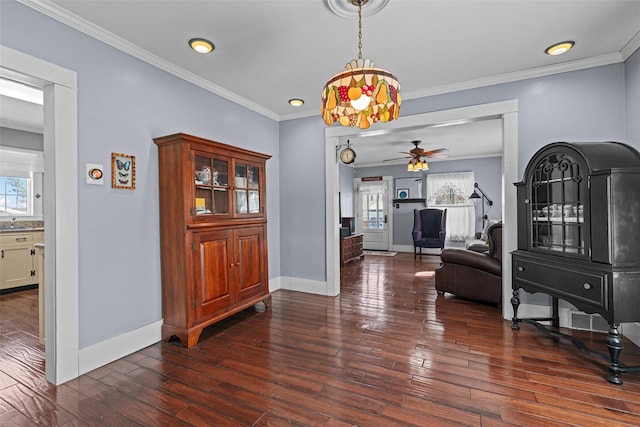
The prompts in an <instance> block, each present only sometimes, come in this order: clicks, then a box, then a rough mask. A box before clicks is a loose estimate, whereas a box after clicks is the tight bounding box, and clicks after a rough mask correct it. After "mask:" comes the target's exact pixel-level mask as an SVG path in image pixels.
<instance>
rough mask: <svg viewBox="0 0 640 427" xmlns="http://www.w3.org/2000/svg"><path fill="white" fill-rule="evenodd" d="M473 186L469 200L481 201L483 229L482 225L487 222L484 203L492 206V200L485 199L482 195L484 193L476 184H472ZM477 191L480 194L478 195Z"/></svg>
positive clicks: (485, 196)
mask: <svg viewBox="0 0 640 427" xmlns="http://www.w3.org/2000/svg"><path fill="white" fill-rule="evenodd" d="M473 186H474V187H475V188H474V189H473V193H471V195H470V196H469V198H470V199H482V229H484V225H485V223H486V222H487V215H486V214H485V213H484V204H485V202H486V203H487V205H489V206H493V200H491V199H490V198H488V197H487V195H486V194H484V191H482V189H481V188H480V187H479V186H478V183H477V182H476V183H474V184H473ZM478 191H479V192H480V194H478Z"/></svg>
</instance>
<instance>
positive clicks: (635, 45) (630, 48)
mask: <svg viewBox="0 0 640 427" xmlns="http://www.w3.org/2000/svg"><path fill="white" fill-rule="evenodd" d="M638 49H640V31H638V32H637V33H636V35H635V36H633V37H632V38H631V40H629V43H627V44H626V45H624V47H623V48H622V50H621V51H620V53H621V54H622V59H623V60H625V61H626V60H627V59H629V57H630V56H631V55H633V53H634V52H635V51H636V50H638Z"/></svg>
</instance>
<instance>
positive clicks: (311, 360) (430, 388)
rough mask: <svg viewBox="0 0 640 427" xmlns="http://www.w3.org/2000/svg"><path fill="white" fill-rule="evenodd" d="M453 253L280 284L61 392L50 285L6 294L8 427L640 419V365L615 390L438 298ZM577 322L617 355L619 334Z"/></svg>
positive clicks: (2, 373)
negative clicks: (46, 305)
mask: <svg viewBox="0 0 640 427" xmlns="http://www.w3.org/2000/svg"><path fill="white" fill-rule="evenodd" d="M438 263H439V257H437V256H428V257H427V256H423V257H422V259H415V260H414V258H413V254H402V253H400V254H398V255H396V256H395V257H365V259H364V260H362V261H354V262H350V263H347V264H346V265H345V266H344V268H343V269H342V270H341V277H342V285H341V294H340V295H339V296H338V297H326V296H322V295H312V294H305V293H301V292H293V291H285V290H279V291H276V292H274V293H273V294H272V304H271V305H270V307H269V309H268V310H266V311H258V310H256V309H254V308H249V309H247V310H244V311H242V312H240V313H238V314H237V315H234V316H231V317H229V318H227V319H224V320H223V321H221V322H218V323H216V324H214V325H212V326H210V327H208V328H205V330H204V331H203V333H202V335H201V337H200V340H199V342H198V344H197V345H196V346H195V347H193V348H191V349H184V348H182V347H180V346H177V345H175V344H173V343H164V342H158V343H155V344H153V345H150V346H148V347H146V348H144V349H142V350H140V351H138V352H136V353H134V354H131V355H128V356H126V357H124V358H122V359H120V360H117V361H114V362H112V363H109V364H108V365H105V366H103V367H101V368H98V369H95V370H93V371H91V372H88V373H86V374H85V375H82V376H81V377H79V378H77V379H74V380H71V381H69V382H67V383H66V384H63V385H61V386H58V387H55V386H53V385H51V384H49V383H47V382H46V380H45V378H44V367H43V366H44V365H43V364H44V354H43V348H42V346H39V343H38V339H37V326H36V324H37V310H36V307H37V302H36V301H37V291H36V292H33V291H29V292H27V293H25V294H24V296H21V295H20V294H21V292H19V293H16V294H7V295H2V296H0V425H11V426H13V425H18V426H19V425H25V426H32V425H38V424H40V425H42V424H47V425H62V426H67V427H70V426H103V425H104V426H107V425H108V426H119V427H125V426H132V427H133V426H136V427H139V426H181V425H206V426H210V425H238V426H249V425H253V426H311V425H314V426H316V425H322V426H335V427H345V426H351V425H362V426H427V425H428V426H459V425H468V426H482V427H495V426H527V427H528V426H545V427H546V426H568V425H571V426H587V425H588V426H591V425H594V426H595V425H603V426H618V425H620V426H625V425H640V418H639V417H640V374H632V373H628V374H623V376H622V377H623V380H624V384H623V385H622V386H615V385H612V384H609V383H608V382H607V380H606V376H607V366H608V364H607V363H606V362H605V361H603V360H600V359H597V358H590V357H588V356H585V355H584V354H582V353H580V352H579V351H578V350H577V349H576V348H575V347H574V346H573V345H571V344H569V343H567V342H566V341H564V340H558V339H556V338H553V337H550V336H548V335H545V334H542V333H540V332H539V331H538V330H537V329H535V328H534V327H532V326H531V325H523V326H522V328H521V329H520V330H519V331H514V330H512V329H511V322H510V321H508V320H505V319H503V318H502V314H501V311H500V310H499V309H498V308H497V307H495V306H493V305H488V304H479V303H475V302H472V301H466V300H463V299H460V298H457V297H455V296H453V295H449V294H447V295H444V296H442V295H438V294H437V293H436V292H435V288H434V274H433V271H434V269H435V268H436V267H437V266H438ZM563 332H565V331H563ZM566 332H567V333H568V334H570V335H573V336H575V337H577V338H579V339H582V340H584V342H585V344H587V345H588V346H589V347H591V348H594V349H598V351H601V350H603V346H604V341H603V340H604V338H603V336H604V335H603V334H600V333H592V332H587V331H577V330H570V331H566ZM624 344H625V348H624V351H623V355H622V359H623V361H630V363H634V362H637V363H638V364H640V349H638V347H636V346H635V345H634V344H633V343H631V342H629V341H628V340H626V338H624ZM606 351H607V350H606V346H605V348H604V352H606Z"/></svg>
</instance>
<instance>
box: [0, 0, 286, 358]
mask: <svg viewBox="0 0 640 427" xmlns="http://www.w3.org/2000/svg"><path fill="white" fill-rule="evenodd" d="M0 28H1V29H0V40H1V41H2V44H3V45H5V46H7V47H10V48H13V49H16V50H19V51H22V52H24V53H27V54H29V55H32V56H35V57H38V58H41V59H44V60H46V61H49V62H52V63H54V64H58V65H60V66H62V67H65V68H67V69H71V70H74V71H76V72H77V73H78V171H79V173H78V176H79V183H78V184H79V189H78V202H79V208H78V209H79V212H78V214H79V224H78V233H79V242H78V243H79V254H80V255H79V265H80V266H79V328H80V330H79V336H80V343H79V344H80V348H85V347H87V346H90V345H92V344H94V343H98V342H101V341H103V340H105V339H108V338H111V337H114V336H117V335H120V334H122V333H124V332H127V331H131V330H134V329H136V328H140V327H142V326H145V325H148V324H151V323H154V322H157V321H158V320H160V319H161V318H162V312H161V285H160V243H159V241H160V235H159V215H158V159H157V147H156V146H155V144H154V143H153V141H152V138H153V137H157V136H162V135H167V134H171V133H175V132H185V133H190V134H194V135H198V136H201V137H205V138H209V139H213V140H217V141H221V142H224V143H227V144H231V145H236V146H240V147H243V148H248V149H251V150H255V151H259V152H263V153H267V154H271V155H272V156H273V158H272V159H271V160H269V161H268V162H267V215H268V219H269V225H268V236H269V255H270V257H269V276H270V277H277V276H279V275H280V259H279V255H280V243H279V240H280V227H279V224H280V218H279V213H280V212H279V211H280V206H279V204H278V200H279V199H280V194H279V179H278V172H279V169H280V160H279V156H278V138H279V133H278V132H279V130H278V123H277V122H276V121H274V120H271V119H268V118H265V117H264V116H262V115H260V114H257V113H255V112H252V111H250V110H247V109H246V108H244V107H241V106H239V105H238V104H235V103H233V102H230V101H228V100H226V99H223V98H221V97H219V96H217V95H214V94H211V93H209V92H207V91H205V90H203V89H201V88H198V87H196V86H194V85H192V84H190V83H187V82H185V81H184V80H181V79H179V78H177V77H174V76H172V75H170V74H168V73H166V72H164V71H161V70H159V69H158V68H155V67H153V66H151V65H149V64H146V63H144V62H142V61H140V60H137V59H135V58H133V57H131V56H129V55H127V54H125V53H123V52H121V51H119V50H117V49H115V48H112V47H110V46H108V45H105V44H103V43H101V42H98V41H97V40H95V39H93V38H91V37H89V36H87V35H84V34H83V33H80V32H78V31H76V30H74V29H72V28H70V27H67V26H65V25H63V24H61V23H59V22H57V21H55V20H53V19H50V18H48V17H46V16H44V15H42V14H40V13H38V12H36V11H34V10H32V9H30V8H28V7H26V6H23V5H21V4H19V3H16V2H13V1H1V2H0ZM111 152H119V153H126V154H130V155H134V156H135V157H136V189H135V190H134V191H128V190H116V189H112V188H110V185H108V184H107V185H104V186H95V185H93V186H90V185H86V184H85V183H84V172H83V171H84V168H85V163H87V162H91V163H102V164H103V165H105V168H106V169H107V170H109V164H110V156H111ZM80 172H82V173H80ZM106 181H107V182H109V181H110V180H109V176H108V175H107V179H106ZM45 227H46V224H45ZM61 332H62V333H64V331H61Z"/></svg>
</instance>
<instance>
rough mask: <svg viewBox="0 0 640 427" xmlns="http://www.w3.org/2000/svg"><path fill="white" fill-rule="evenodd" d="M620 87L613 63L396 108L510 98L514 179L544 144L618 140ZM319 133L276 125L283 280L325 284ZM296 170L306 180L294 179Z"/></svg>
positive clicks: (298, 124)
mask: <svg viewBox="0 0 640 427" xmlns="http://www.w3.org/2000/svg"><path fill="white" fill-rule="evenodd" d="M624 85H625V79H624V64H613V65H607V66H602V67H596V68H591V69H587V70H581V71H575V72H570V73H563V74H556V75H552V76H547V77H540V78H535V79H528V80H522V81H518V82H513V83H507V84H500V85H494V86H490V87H484V88H478V89H471V90H465V91H460V92H455V93H450V94H445V95H437V96H430V97H426V98H420V99H415V100H407V101H405V102H404V103H403V105H402V115H403V116H409V115H415V114H420V113H426V112H432V111H439V110H445V109H451V108H458V107H464V106H469V105H478V104H484V103H490V102H496V101H504V100H509V99H517V100H518V107H519V114H518V140H519V143H518V177H519V178H521V177H522V173H523V172H524V168H525V166H526V164H527V162H528V161H529V159H530V158H531V156H532V155H533V154H534V153H535V152H536V151H537V150H538V149H539V148H541V147H542V146H544V145H546V144H548V143H550V142H554V141H592V140H593V141H601V140H614V141H622V142H625V139H624V135H625V126H624V115H625V113H624V105H625V87H624ZM324 129H325V127H324V124H323V122H322V120H321V118H320V117H319V116H318V117H310V118H305V119H299V120H290V121H284V122H281V123H280V146H281V150H283V151H282V153H283V156H282V164H283V165H286V167H284V168H283V172H282V174H281V179H280V185H281V188H280V191H281V194H289V195H292V196H293V195H295V196H296V199H295V200H293V199H290V198H287V199H286V200H285V199H284V198H283V199H281V207H282V219H283V224H287V230H286V232H284V231H283V235H282V239H281V242H280V243H281V248H282V257H281V260H282V264H281V273H282V275H283V276H292V277H301V278H308V279H316V280H326V274H325V261H324V248H325V230H324V224H325V209H324V197H325V196H324V179H325V177H324V155H323V154H322V152H323V151H322V150H323V147H324V144H325V137H324ZM636 144H637V142H636ZM285 151H286V152H287V154H286V156H287V158H288V159H292V160H294V159H295V160H298V159H309V158H310V155H311V156H313V157H311V158H313V159H314V161H312V162H309V161H306V162H300V163H304V165H294V164H291V163H289V162H288V161H286V160H285V158H284V152H285ZM302 169H304V170H305V175H306V178H300V177H299V176H297V174H298V173H300V172H301V171H302ZM312 181H315V182H312ZM301 185H302V187H301ZM290 203H295V206H296V207H298V208H299V210H297V211H294V210H290V209H289V207H288V206H289V204H290ZM299 215H302V216H304V221H299V220H298V221H296V219H297V217H298V216H299ZM285 218H286V219H290V220H291V221H290V222H289V221H286V220H285ZM310 224H312V226H311V225H310ZM300 236H302V238H301V237H300ZM300 252H304V254H302V253H300Z"/></svg>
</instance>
